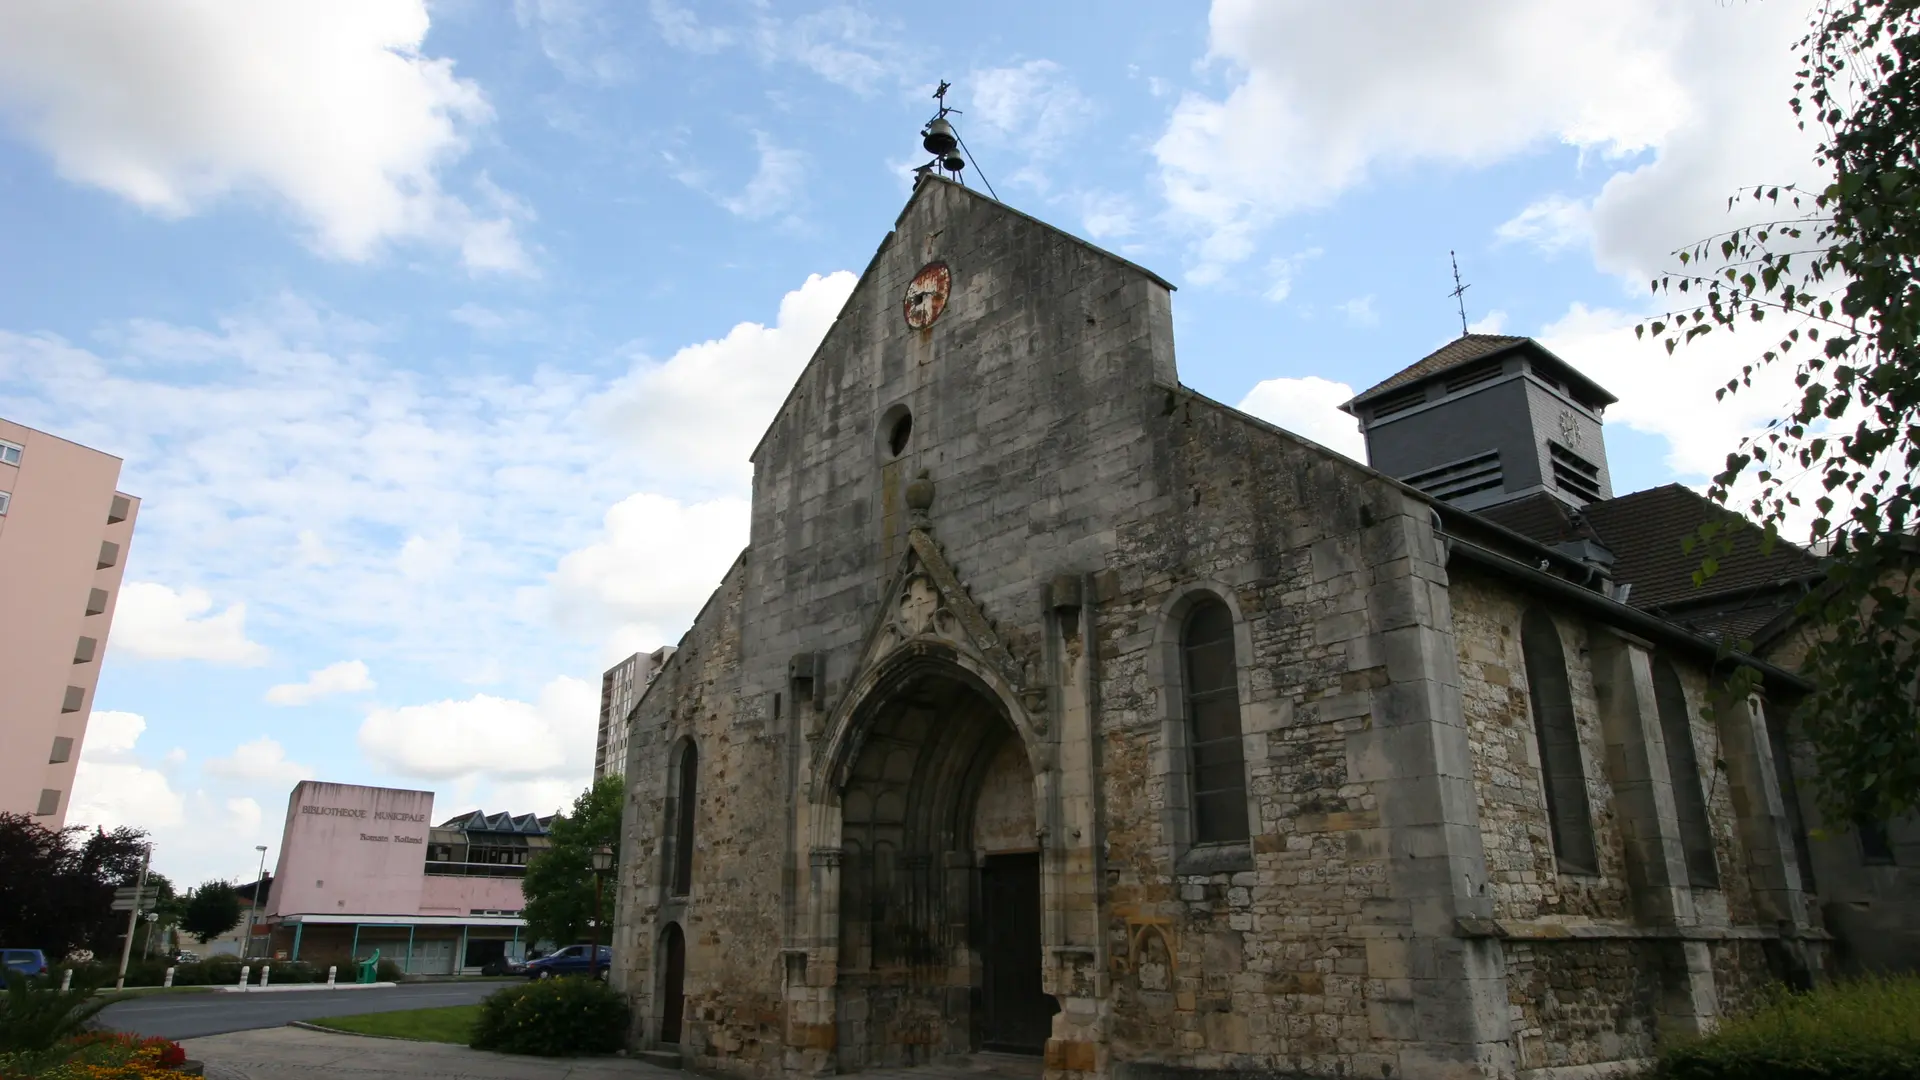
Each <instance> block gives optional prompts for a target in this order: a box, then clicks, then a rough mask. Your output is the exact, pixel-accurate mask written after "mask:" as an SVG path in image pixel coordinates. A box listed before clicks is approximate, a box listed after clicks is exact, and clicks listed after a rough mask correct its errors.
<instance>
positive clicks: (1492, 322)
mask: <svg viewBox="0 0 1920 1080" xmlns="http://www.w3.org/2000/svg"><path fill="white" fill-rule="evenodd" d="M1506 328H1507V313H1506V312H1504V311H1501V310H1500V309H1499V308H1495V309H1494V310H1492V311H1489V312H1487V313H1486V314H1485V315H1482V316H1480V317H1479V318H1477V319H1475V320H1473V321H1472V322H1470V323H1468V324H1467V333H1469V334H1497V333H1499V332H1500V331H1502V330H1505V329H1506Z"/></svg>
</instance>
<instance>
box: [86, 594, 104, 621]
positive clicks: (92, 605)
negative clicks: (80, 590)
mask: <svg viewBox="0 0 1920 1080" xmlns="http://www.w3.org/2000/svg"><path fill="white" fill-rule="evenodd" d="M105 610H107V590H105V589H90V590H88V592H87V614H89V615H98V614H100V613H101V612H103V611H105Z"/></svg>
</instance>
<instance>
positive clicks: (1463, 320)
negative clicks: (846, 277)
mask: <svg viewBox="0 0 1920 1080" xmlns="http://www.w3.org/2000/svg"><path fill="white" fill-rule="evenodd" d="M941 88H942V89H943V90H944V89H945V84H944V83H943V84H942V86H941ZM1447 258H1448V259H1450V260H1452V262H1453V291H1452V292H1450V293H1448V294H1447V295H1448V296H1451V297H1453V301H1454V303H1456V304H1459V305H1460V336H1461V337H1466V336H1467V290H1468V289H1470V288H1472V286H1471V285H1462V284H1460V259H1459V257H1458V256H1456V255H1455V254H1454V253H1453V252H1451V251H1449V252H1447Z"/></svg>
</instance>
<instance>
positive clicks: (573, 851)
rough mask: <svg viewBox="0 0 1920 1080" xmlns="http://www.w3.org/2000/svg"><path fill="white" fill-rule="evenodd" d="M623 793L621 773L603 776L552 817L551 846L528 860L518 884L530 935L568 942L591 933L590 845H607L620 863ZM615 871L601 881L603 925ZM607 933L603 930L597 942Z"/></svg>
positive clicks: (608, 913) (609, 907)
mask: <svg viewBox="0 0 1920 1080" xmlns="http://www.w3.org/2000/svg"><path fill="white" fill-rule="evenodd" d="M625 797H626V786H625V784H624V782H623V781H622V780H621V779H620V777H617V776H603V777H601V778H600V779H598V780H596V781H594V783H593V786H592V787H590V788H588V789H587V790H585V791H583V792H581V793H580V796H579V798H576V799H574V800H573V809H572V810H570V811H568V812H567V813H566V814H563V815H561V816H559V817H556V818H554V819H553V824H552V826H551V828H552V835H551V840H552V846H551V847H549V848H547V849H546V850H545V851H543V852H541V853H540V854H538V855H535V856H534V857H533V858H532V859H531V860H529V861H528V863H527V877H526V880H525V881H524V882H523V883H522V886H521V887H522V890H523V891H524V892H525V894H526V898H527V906H526V911H525V914H526V919H527V932H528V935H529V936H531V937H532V938H533V939H534V940H536V941H539V940H548V941H553V942H557V943H559V944H561V945H566V944H570V943H572V942H576V941H585V940H587V939H588V938H589V937H591V936H592V934H593V930H592V928H591V924H590V923H589V921H588V920H590V919H593V918H594V917H595V913H594V895H593V850H594V848H596V847H599V846H600V845H601V844H607V845H610V846H611V847H612V848H613V849H614V865H615V867H618V866H619V851H620V807H621V804H622V802H623V801H624V800H625ZM617 873H618V871H617V870H615V871H613V872H610V873H609V874H608V875H607V878H606V881H605V882H604V890H605V892H604V895H603V896H602V897H601V901H602V902H601V911H600V914H599V918H600V919H601V920H602V925H603V926H605V925H606V924H607V923H610V922H611V921H612V918H613V915H612V913H613V901H614V892H615V886H616V882H617V881H618V880H619V879H618V876H617ZM607 939H608V936H607V934H606V932H605V931H604V930H602V931H601V934H600V940H601V942H602V943H605V942H606V941H607Z"/></svg>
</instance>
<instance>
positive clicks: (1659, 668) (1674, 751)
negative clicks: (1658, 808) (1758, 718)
mask: <svg viewBox="0 0 1920 1080" xmlns="http://www.w3.org/2000/svg"><path fill="white" fill-rule="evenodd" d="M1653 704H1654V708H1655V709H1656V710H1658V712H1659V713H1660V737H1661V739H1662V741H1664V742H1665V743H1666V744H1667V776H1668V779H1670V780H1672V781H1673V808H1674V811H1675V812H1676V813H1677V814H1678V815H1679V818H1680V849H1681V851H1683V852H1684V853H1685V854H1686V857H1687V881H1688V882H1689V883H1690V884H1692V885H1695V886H1699V887H1701V888H1714V887H1717V886H1718V885H1719V884H1720V865H1719V861H1718V860H1717V859H1715V858H1714V854H1713V826H1712V825H1711V824H1709V823H1708V819H1707V796H1706V792H1705V791H1704V790H1703V789H1702V788H1701V786H1700V784H1701V777H1700V756H1699V752H1698V751H1697V750H1695V749H1694V745H1693V716H1692V714H1691V713H1690V712H1689V711H1688V710H1687V692H1686V690H1685V689H1684V688H1682V687H1681V685H1680V673H1679V672H1677V671H1675V670H1674V669H1673V665H1672V664H1670V663H1668V662H1667V658H1666V657H1664V656H1656V657H1654V658H1653Z"/></svg>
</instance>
